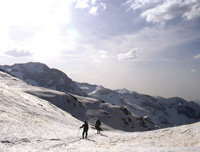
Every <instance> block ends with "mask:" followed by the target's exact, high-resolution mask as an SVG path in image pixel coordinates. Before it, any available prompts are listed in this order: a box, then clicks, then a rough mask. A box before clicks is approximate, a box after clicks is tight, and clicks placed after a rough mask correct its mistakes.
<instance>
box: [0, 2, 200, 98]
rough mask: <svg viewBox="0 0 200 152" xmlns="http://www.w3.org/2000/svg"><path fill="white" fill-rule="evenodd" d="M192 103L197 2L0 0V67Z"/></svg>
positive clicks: (199, 26)
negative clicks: (35, 69) (37, 67)
mask: <svg viewBox="0 0 200 152" xmlns="http://www.w3.org/2000/svg"><path fill="white" fill-rule="evenodd" d="M26 62H41V63H44V64H46V65H47V66H49V67H50V68H57V69H59V70H61V71H63V72H65V73H66V74H67V75H68V76H69V77H70V78H71V79H72V80H74V81H78V82H87V83H90V84H97V85H103V86H104V87H107V88H110V89H120V88H127V89H129V90H131V91H136V92H138V93H143V94H149V95H153V96H162V97H166V98H169V97H177V96H178V97H182V98H184V99H186V100H193V101H194V100H200V1H199V0H18V1H16V0H6V1H5V0H0V65H12V64H14V63H26Z"/></svg>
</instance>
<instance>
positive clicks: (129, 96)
mask: <svg viewBox="0 0 200 152" xmlns="http://www.w3.org/2000/svg"><path fill="white" fill-rule="evenodd" d="M0 68H1V69H3V70H5V71H8V72H10V73H11V74H12V75H14V76H16V77H17V78H19V79H22V80H24V81H25V82H28V83H29V84H31V85H34V86H40V87H45V88H48V89H53V90H58V91H62V92H65V93H71V94H74V95H79V96H83V97H90V98H91V99H90V100H93V99H92V98H95V99H97V100H98V101H102V102H100V103H104V102H105V103H109V104H112V105H113V106H120V107H123V108H122V110H124V112H125V113H127V114H129V113H131V114H132V115H134V116H137V119H138V121H140V120H139V119H141V120H142V121H143V120H145V121H149V122H150V123H152V124H157V125H158V126H160V127H162V128H165V127H172V126H177V125H183V124H189V123H194V122H197V121H199V120H200V106H199V105H198V104H196V103H194V102H192V101H191V102H188V101H186V100H184V99H182V98H178V97H174V98H169V99H166V98H162V97H152V96H149V95H145V94H140V93H137V92H134V91H129V90H127V89H125V88H124V89H118V90H111V89H108V88H104V87H103V86H99V85H91V84H88V83H79V82H74V81H73V80H71V79H70V78H69V77H68V76H67V75H66V74H65V73H63V72H62V71H59V70H57V69H50V68H49V67H47V66H46V65H45V64H42V63H33V62H30V63H25V64H14V65H12V66H8V65H5V66H0ZM34 94H35V93H34ZM79 96H77V97H76V98H77V99H78V98H79ZM41 97H42V98H45V99H46V97H45V96H41ZM49 100H50V101H51V102H56V100H57V98H54V99H53V98H51V99H49ZM100 103H98V105H99V104H100ZM56 104H57V106H59V103H56ZM62 106H63V105H62ZM62 106H61V107H62ZM86 106H88V108H89V107H90V108H91V109H93V108H92V107H93V106H91V105H90V104H87V105H86ZM101 106H102V105H101ZM90 108H89V109H90ZM96 108H97V109H98V108H100V107H96ZM97 109H96V110H97ZM64 110H66V109H64ZM68 111H69V110H68ZM93 112H94V113H95V110H94V111H93ZM71 113H72V112H71ZM86 113H87V112H86ZM102 113H104V112H103V111H102ZM105 113H107V111H106V112H105ZM91 115H92V113H91ZM116 115H117V114H116ZM123 121H124V123H130V122H129V119H128V118H127V119H123ZM130 121H131V120H130Z"/></svg>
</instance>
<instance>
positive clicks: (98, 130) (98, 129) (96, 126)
mask: <svg viewBox="0 0 200 152" xmlns="http://www.w3.org/2000/svg"><path fill="white" fill-rule="evenodd" d="M100 126H101V121H100V120H99V119H98V120H97V121H96V124H95V128H96V130H97V134H100V131H103V130H102V129H101V127H100Z"/></svg>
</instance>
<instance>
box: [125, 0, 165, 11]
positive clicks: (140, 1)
mask: <svg viewBox="0 0 200 152" xmlns="http://www.w3.org/2000/svg"><path fill="white" fill-rule="evenodd" d="M160 1H162V0H127V2H126V4H129V5H130V7H129V9H128V10H130V9H133V10H136V9H141V8H145V7H147V6H148V5H150V4H151V5H152V4H154V3H158V2H160Z"/></svg>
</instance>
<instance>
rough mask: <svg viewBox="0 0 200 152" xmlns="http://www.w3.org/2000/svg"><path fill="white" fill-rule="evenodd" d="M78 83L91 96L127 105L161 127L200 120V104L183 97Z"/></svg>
mask: <svg viewBox="0 0 200 152" xmlns="http://www.w3.org/2000/svg"><path fill="white" fill-rule="evenodd" d="M76 83H77V86H79V87H80V88H81V89H82V90H83V91H85V93H87V94H88V95H89V96H90V97H93V98H96V99H100V100H103V101H106V102H109V103H112V104H115V105H119V106H124V107H126V108H127V109H128V110H129V111H130V112H131V113H133V114H135V115H138V116H141V117H145V118H150V119H151V121H153V122H154V123H156V124H158V125H159V126H160V127H163V128H165V127H172V126H178V125H183V124H189V123H194V122H198V121H200V106H199V105H198V104H196V103H194V102H187V101H185V100H183V99H181V98H178V97H174V98H169V99H166V98H162V97H152V96H149V95H144V94H139V93H137V92H134V91H133V92H131V91H129V90H127V89H118V90H111V89H107V88H104V87H103V86H97V85H90V84H87V83H78V82H76Z"/></svg>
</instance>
